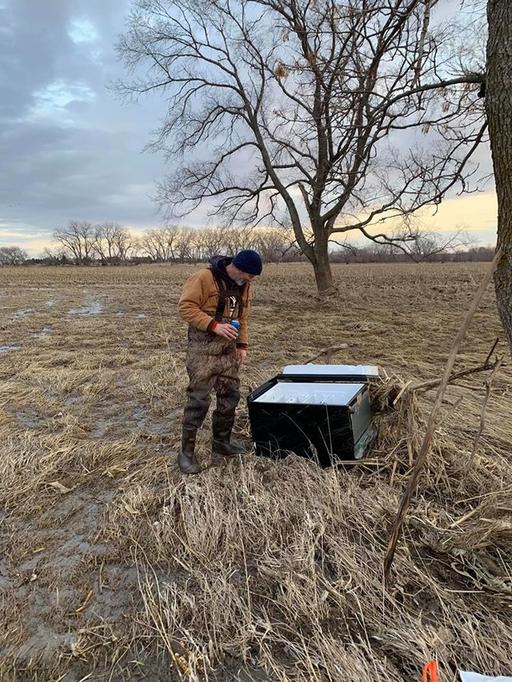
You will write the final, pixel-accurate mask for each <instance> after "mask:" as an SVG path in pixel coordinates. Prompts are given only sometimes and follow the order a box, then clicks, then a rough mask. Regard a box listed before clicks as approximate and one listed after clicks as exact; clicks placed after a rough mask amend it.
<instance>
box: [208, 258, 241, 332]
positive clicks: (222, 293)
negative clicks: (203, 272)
mask: <svg viewBox="0 0 512 682" xmlns="http://www.w3.org/2000/svg"><path fill="white" fill-rule="evenodd" d="M210 269H211V272H212V275H213V279H214V280H215V283H216V284H217V288H218V290H219V300H218V302H217V309H216V311H215V320H216V322H222V320H223V318H224V311H225V309H226V299H227V298H228V296H235V298H236V308H237V310H236V312H237V316H238V317H239V318H240V317H242V313H243V309H244V302H243V294H242V292H243V291H245V286H246V285H244V286H243V288H242V289H240V287H238V286H237V287H236V288H233V289H228V285H227V283H226V282H225V281H224V280H223V279H222V277H221V276H220V275H219V274H218V273H217V272H215V270H214V269H213V268H210Z"/></svg>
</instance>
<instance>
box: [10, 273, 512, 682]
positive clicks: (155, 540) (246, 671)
mask: <svg viewBox="0 0 512 682" xmlns="http://www.w3.org/2000/svg"><path fill="white" fill-rule="evenodd" d="M191 270H192V269H191V267H190V266H175V267H168V266H161V267H160V266H153V267H147V266H139V267H134V268H101V269H100V268H98V269H92V268H91V269H75V268H69V269H35V268H23V269H21V268H19V269H6V268H2V269H0V287H1V288H2V294H3V305H2V309H1V311H0V313H1V327H2V328H1V334H2V336H1V340H0V346H9V347H10V348H12V347H13V346H19V349H18V350H12V349H10V350H8V351H5V352H3V353H2V355H1V356H0V372H1V378H2V391H1V396H2V399H1V404H2V409H1V411H0V438H1V441H2V455H1V457H0V496H1V501H2V507H1V512H0V513H1V515H2V531H1V532H2V554H1V558H0V590H1V600H0V613H1V619H2V624H3V628H2V630H1V631H0V678H1V679H2V680H24V679H26V680H38V681H41V680H68V679H69V680H75V679H76V680H81V679H83V680H85V679H90V680H109V679H110V680H124V679H126V680H136V679H141V680H143V679H151V680H158V679H161V680H172V679H176V680H178V679H182V680H229V679H233V680H234V679H240V680H250V679H254V680H265V679H270V680H279V681H283V682H284V680H290V681H291V680H319V681H320V680H322V681H323V680H340V679H349V680H353V681H354V682H359V681H361V682H362V681H363V680H379V681H380V680H382V681H383V682H386V681H389V682H391V681H393V682H396V680H404V681H405V680H413V679H420V670H421V667H422V665H423V663H424V662H425V661H426V660H428V659H430V658H432V657H434V656H435V657H437V658H438V659H439V661H440V667H441V669H442V670H443V671H444V672H445V675H446V679H451V678H453V677H454V671H455V670H456V668H457V667H460V668H466V669H476V670H480V671H482V672H486V673H488V674H491V673H494V674H499V673H500V674H506V673H507V672H508V673H510V672H511V671H510V661H511V660H512V634H511V631H510V628H509V623H510V617H511V608H512V575H511V572H510V560H509V558H510V550H511V545H512V509H511V506H510V492H511V490H512V473H511V467H510V443H511V441H512V423H511V420H510V414H511V409H512V397H511V395H512V394H511V389H512V374H511V371H510V368H509V367H508V366H507V362H506V358H505V362H504V364H503V365H502V366H501V367H500V368H499V371H498V372H497V373H496V376H495V377H494V379H493V385H492V390H491V393H490V396H489V397H488V400H487V403H486V415H485V428H484V429H483V431H482V433H481V434H480V436H479V438H478V441H477V447H476V452H475V447H474V444H475V438H476V437H477V435H478V434H479V431H480V428H479V427H480V426H481V420H480V415H481V408H482V401H483V400H484V398H485V396H486V387H485V385H484V382H485V379H486V378H488V374H486V375H479V374H476V375H469V376H466V377H464V378H463V379H461V380H460V381H458V382H457V383H456V384H454V385H450V386H449V389H448V391H447V394H446V396H445V402H444V405H443V415H442V419H441V422H440V424H439V428H438V430H437V432H436V435H435V438H434V442H433V447H432V450H431V453H430V455H429V458H428V462H427V467H426V469H425V471H424V473H423V474H422V476H421V479H420V485H419V489H418V493H417V495H416V497H415V498H414V500H413V503H412V505H411V508H410V510H409V514H408V516H407V520H406V525H405V529H404V534H403V537H402V539H401V541H400V543H399V546H398V551H397V554H396V557H395V562H394V564H393V568H392V580H391V582H390V584H389V586H388V588H387V589H385V587H384V584H383V564H382V562H383V557H384V552H385V549H386V544H387V541H388V537H389V530H390V526H391V523H392V521H393V518H394V516H395V513H396V510H397V507H398V503H399V500H400V497H401V494H402V493H403V490H404V486H405V482H406V480H407V476H408V474H409V472H410V468H411V465H412V463H413V462H414V458H415V455H416V453H417V449H418V447H419V445H420V443H421V437H422V434H423V430H424V426H425V421H426V416H427V414H428V410H429V407H430V406H431V403H432V399H433V394H434V391H432V390H423V391H418V392H411V391H410V390H409V389H406V390H405V391H403V392H402V388H403V387H404V386H405V385H406V384H407V382H409V381H411V380H412V382H413V383H414V382H421V381H427V380H429V379H432V378H437V377H438V376H439V375H440V373H441V371H442V365H443V361H444V359H445V358H446V355H447V352H448V349H449V346H450V341H451V339H452V338H453V336H454V335H455V333H456V331H457V328H458V325H459V324H460V320H461V318H462V316H463V312H464V309H465V307H466V305H467V301H468V299H469V297H470V295H471V292H473V291H474V290H475V287H476V286H477V283H478V281H479V279H480V278H481V276H482V272H483V270H484V268H483V267H482V266H480V265H476V264H471V265H464V264H457V265H428V266H427V265H421V266H404V265H401V266H391V267H389V266H388V267H384V266H348V267H343V266H339V267H338V268H337V269H336V277H337V279H338V284H339V291H340V293H339V296H338V297H337V298H336V299H335V300H334V301H331V302H329V303H327V304H319V303H318V302H317V301H316V300H315V298H314V296H313V294H312V292H313V291H314V289H313V283H312V281H311V277H310V273H309V270H308V269H307V268H306V266H303V265H279V266H269V267H268V268H267V270H266V273H265V277H264V278H263V279H262V281H261V282H259V283H258V285H257V289H256V290H255V304H254V310H253V319H252V340H251V343H252V349H251V354H250V356H249V362H248V365H247V367H246V368H245V370H244V373H243V385H244V390H245V392H247V391H249V389H250V388H254V387H255V386H256V385H258V384H259V383H260V382H261V381H262V380H264V379H267V378H269V377H271V376H273V374H275V373H277V372H278V371H279V369H280V368H281V366H282V365H283V364H285V363H294V362H300V361H301V360H303V359H306V358H308V357H311V356H312V355H314V354H315V353H316V352H317V351H318V349H320V348H322V347H327V346H330V345H337V344H341V343H347V344H348V347H347V348H346V349H341V350H339V351H338V352H337V354H336V356H335V357H334V359H333V361H335V362H336V361H338V362H346V363H378V364H381V365H383V366H384V367H385V368H386V370H387V372H388V379H387V380H386V381H385V382H384V384H383V385H382V386H380V387H379V389H378V390H376V391H375V394H374V401H375V405H376V406H377V407H378V408H385V409H383V411H382V412H381V414H380V416H379V422H380V436H379V439H378V442H377V443H376V444H375V447H374V448H373V450H372V452H371V453H370V454H369V456H368V458H367V459H366V460H365V461H364V462H363V463H362V464H359V465H357V466H355V467H350V468H349V467H347V468H346V469H342V470H338V471H335V470H321V469H319V468H317V467H316V466H315V465H314V464H312V463H310V462H306V461H303V460H300V459H299V458H297V457H294V456H292V457H289V458H288V459H286V460H284V461H281V462H271V461H269V460H265V459H258V458H256V457H255V456H254V455H253V454H249V455H247V456H246V457H245V458H244V459H243V461H241V460H236V461H231V462H218V463H217V465H216V466H207V465H208V464H209V454H208V445H209V443H208V433H207V430H205V432H204V434H202V436H201V438H200V443H199V454H200V456H201V459H202V461H203V463H204V464H205V466H207V468H206V470H205V471H204V473H203V474H201V475H200V476H199V477H191V478H183V477H182V476H181V475H180V474H179V472H178V471H177V469H176V465H175V456H176V450H177V447H178V443H179V435H180V409H181V405H182V400H183V394H184V389H185V386H186V375H185V371H184V366H183V359H184V331H185V330H184V327H183V325H182V324H181V323H180V322H179V321H177V319H176V316H175V304H176V302H177V299H178V296H179V288H180V284H181V282H182V281H183V278H184V277H185V276H186V275H187V274H188V273H189V272H191ZM283 300H285V301H286V305H284V306H283V304H282V301H283ZM97 304H100V305H97ZM27 309H31V312H30V313H24V314H23V315H16V312H17V311H19V310H27ZM70 310H81V311H82V312H80V313H79V314H77V313H72V314H70V313H69V311H70ZM269 320H270V322H269ZM43 329H44V330H46V332H45V334H41V330H43ZM498 334H499V325H498V320H497V317H496V314H495V310H494V300H493V296H492V292H491V291H489V292H488V294H487V296H486V299H485V301H484V303H483V305H482V307H481V308H480V310H479V312H478V313H477V320H476V322H475V325H474V327H473V328H472V329H471V330H470V332H469V334H468V337H467V339H466V341H465V344H464V347H463V349H462V352H461V354H460V355H459V359H458V363H457V369H463V368H464V367H467V366H471V365H475V364H478V363H482V362H483V360H484V359H485V357H486V354H487V352H488V350H489V348H490V347H491V346H492V343H493V340H494V339H495V338H496V336H497V335H498ZM498 352H499V347H498ZM397 397H399V399H398V400H397V401H396V404H395V406H394V407H392V408H390V405H391V403H393V401H394V400H395V399H396V398H397ZM236 429H237V431H238V436H239V438H241V439H242V440H243V439H244V438H245V439H246V442H247V443H248V445H250V440H249V430H248V421H247V412H246V409H245V407H244V406H241V409H240V414H239V418H238V421H237V426H236ZM468 462H472V466H471V467H468ZM450 676H451V677H450Z"/></svg>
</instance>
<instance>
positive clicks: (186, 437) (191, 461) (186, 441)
mask: <svg viewBox="0 0 512 682" xmlns="http://www.w3.org/2000/svg"><path fill="white" fill-rule="evenodd" d="M195 446H196V432H195V431H189V430H188V429H183V434H182V438H181V451H180V454H179V455H178V466H179V468H180V470H181V472H182V473H184V474H198V473H199V472H200V471H201V467H200V465H199V462H198V461H197V459H196V456H195V454H194V449H195Z"/></svg>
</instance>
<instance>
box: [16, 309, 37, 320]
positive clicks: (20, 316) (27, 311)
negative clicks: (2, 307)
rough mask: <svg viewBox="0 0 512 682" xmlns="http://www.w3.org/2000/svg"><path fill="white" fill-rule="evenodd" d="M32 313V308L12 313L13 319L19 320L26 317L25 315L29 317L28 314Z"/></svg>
mask: <svg viewBox="0 0 512 682" xmlns="http://www.w3.org/2000/svg"><path fill="white" fill-rule="evenodd" d="M33 312H34V310H33V309H32V308H22V309H20V310H17V311H16V312H15V313H14V317H15V319H17V320H19V319H21V318H22V317H26V316H27V315H30V313H33Z"/></svg>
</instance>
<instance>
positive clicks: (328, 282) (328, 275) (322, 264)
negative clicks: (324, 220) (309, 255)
mask: <svg viewBox="0 0 512 682" xmlns="http://www.w3.org/2000/svg"><path fill="white" fill-rule="evenodd" d="M314 250H315V259H314V260H313V261H312V264H313V269H314V271H315V279H316V286H317V289H318V295H319V297H320V298H325V297H326V296H332V295H333V294H335V293H336V286H335V285H334V280H333V278H332V270H331V262H330V260H329V250H328V245H327V242H325V243H324V241H323V240H321V241H319V240H317V241H316V242H315V246H314Z"/></svg>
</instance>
